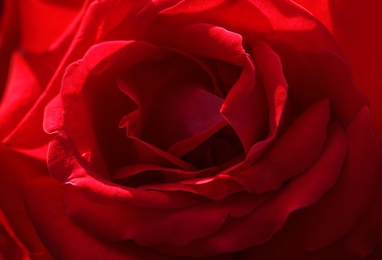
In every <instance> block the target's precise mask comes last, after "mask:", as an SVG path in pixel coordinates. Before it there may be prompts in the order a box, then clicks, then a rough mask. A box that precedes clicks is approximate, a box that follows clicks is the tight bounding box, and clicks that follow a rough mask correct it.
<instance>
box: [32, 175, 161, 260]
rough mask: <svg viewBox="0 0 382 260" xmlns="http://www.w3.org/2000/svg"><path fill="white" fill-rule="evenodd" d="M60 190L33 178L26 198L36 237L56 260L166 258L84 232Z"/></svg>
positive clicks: (55, 186) (125, 243) (47, 182)
mask: <svg viewBox="0 0 382 260" xmlns="http://www.w3.org/2000/svg"><path fill="white" fill-rule="evenodd" d="M61 189H62V187H61V186H60V185H59V183H57V182H56V181H54V180H53V179H51V178H44V179H36V180H34V181H33V182H30V183H29V184H28V186H27V187H26V197H25V198H26V202H27V208H28V212H29V214H30V216H31V219H32V221H33V223H34V225H35V226H36V229H37V230H38V232H39V236H40V238H41V240H42V241H43V242H44V244H45V246H46V247H47V248H48V250H49V251H50V252H51V253H52V255H53V256H54V257H55V258H67V259H69V258H73V257H75V258H77V257H79V258H84V259H97V258H108V259H126V257H127V256H128V259H166V258H165V257H162V256H161V255H159V254H154V253H151V252H150V251H148V250H145V249H143V248H141V247H139V246H137V245H136V244H134V243H131V242H127V241H126V242H123V243H110V242H105V241H102V240H99V239H96V238H94V237H92V236H91V235H89V234H88V233H86V232H84V231H83V230H81V229H80V228H79V227H78V226H76V225H75V224H73V222H72V221H71V219H70V218H69V217H68V216H67V215H66V212H65V207H64V203H63V197H62V196H63V195H62V190H61Z"/></svg>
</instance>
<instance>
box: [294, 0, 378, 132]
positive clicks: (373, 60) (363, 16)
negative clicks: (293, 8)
mask: <svg viewBox="0 0 382 260" xmlns="http://www.w3.org/2000/svg"><path fill="white" fill-rule="evenodd" d="M295 2H297V3H299V4H301V5H302V6H304V7H305V8H307V9H308V10H309V11H310V12H312V13H313V14H314V15H315V16H316V17H317V18H318V19H320V20H321V22H323V23H324V24H325V25H326V26H327V27H328V28H329V30H330V31H331V32H332V34H333V36H334V38H335V39H336V40H337V42H338V43H339V45H340V46H341V48H342V49H343V51H344V53H345V56H346V57H347V59H348V61H349V63H350V66H351V68H352V72H353V75H354V78H355V80H356V82H357V85H358V86H359V87H360V88H361V89H362V90H363V91H364V93H365V94H366V95H367V96H368V98H369V99H370V102H371V109H370V110H371V120H372V125H373V128H374V131H375V132H376V134H377V135H378V137H379V138H380V139H381V138H382V120H381V118H382V102H380V100H381V97H382V76H381V75H382V74H381V67H382V49H381V47H380V46H381V45H382V32H381V30H380V25H381V24H382V16H381V14H380V10H381V9H382V3H381V1H378V0H371V1H367V2H360V1H343V0H334V1H328V0H320V1H309V0H295Z"/></svg>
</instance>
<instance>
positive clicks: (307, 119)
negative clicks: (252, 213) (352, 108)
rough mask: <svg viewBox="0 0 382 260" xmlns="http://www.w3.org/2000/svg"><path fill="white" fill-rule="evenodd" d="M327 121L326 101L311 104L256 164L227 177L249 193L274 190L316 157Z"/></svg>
mask: <svg viewBox="0 0 382 260" xmlns="http://www.w3.org/2000/svg"><path fill="white" fill-rule="evenodd" d="M329 120H330V110H329V102H328V100H322V101H319V102H317V103H316V104H314V105H312V106H311V107H309V109H307V110H306V111H304V113H303V114H302V115H301V116H300V117H298V118H297V119H296V121H295V122H294V123H293V124H292V125H291V126H290V127H289V128H288V129H287V131H286V133H285V134H284V135H282V136H281V138H280V140H278V141H277V143H276V144H275V145H274V146H273V147H272V149H271V150H270V151H269V152H268V154H266V155H265V157H264V158H263V159H262V160H261V161H260V162H259V163H256V164H254V165H253V166H250V167H248V168H245V169H244V170H242V171H239V172H233V173H232V174H230V177H231V178H232V179H234V180H235V181H237V182H239V183H240V184H241V185H243V186H244V187H245V189H246V190H247V191H249V192H264V191H267V190H270V189H272V190H275V189H278V188H280V187H281V185H282V184H283V183H284V182H285V181H287V180H289V179H291V178H293V177H296V176H298V175H299V174H301V173H302V172H304V171H306V170H307V169H308V168H309V167H310V166H311V165H312V164H313V163H314V162H315V161H316V160H317V157H318V156H319V155H320V153H321V151H322V148H323V146H324V144H325V139H326V133H327V125H328V123H329Z"/></svg>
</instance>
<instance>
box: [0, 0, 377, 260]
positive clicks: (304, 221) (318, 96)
mask: <svg viewBox="0 0 382 260" xmlns="http://www.w3.org/2000/svg"><path fill="white" fill-rule="evenodd" d="M49 2H50V1H49ZM52 2H53V1H52ZM49 4H52V3H49ZM61 8H62V9H60V10H64V8H63V7H61ZM65 8H68V6H66V7H65ZM70 8H72V9H71V10H73V14H76V13H77V12H75V11H74V10H76V9H75V7H73V6H70ZM81 10H82V11H79V12H78V16H77V19H75V20H74V21H73V22H72V23H71V24H72V25H71V26H69V27H67V30H66V31H65V33H64V34H63V35H62V36H61V37H60V38H58V40H57V42H56V45H54V46H56V49H55V50H56V52H53V53H52V52H51V54H50V55H47V56H46V57H48V58H49V59H48V60H49V61H54V60H55V61H56V63H53V65H49V64H51V63H47V64H46V70H42V72H40V73H41V74H39V73H38V72H37V71H38V70H37V69H36V70H32V71H31V73H29V74H25V75H31V76H30V77H29V76H28V77H26V79H27V80H26V83H25V84H20V86H21V87H24V89H25V88H27V89H28V90H30V89H33V88H31V86H32V84H31V83H32V82H33V80H32V79H36V80H37V82H39V83H41V82H42V83H43V84H42V86H45V85H47V87H46V88H44V87H43V90H41V91H40V92H36V93H35V94H34V95H30V96H27V97H25V96H24V99H22V97H18V96H15V94H13V93H14V91H15V89H17V86H18V85H17V84H15V83H13V84H8V85H7V91H8V92H6V93H9V94H7V95H5V97H4V102H5V104H7V103H6V102H8V104H12V105H11V106H10V107H11V108H12V109H3V111H5V112H3V113H4V115H7V117H6V116H3V117H2V118H4V119H7V120H6V122H7V124H6V127H4V128H3V129H5V130H3V133H4V136H7V137H6V139H5V141H6V144H8V146H10V147H12V148H13V149H17V150H18V151H19V152H20V151H21V152H23V153H25V154H26V155H19V154H17V153H15V152H11V151H10V150H9V148H5V147H4V148H2V155H3V156H2V157H3V158H9V159H8V160H7V161H6V160H1V167H2V168H4V169H6V171H5V172H6V173H8V174H7V175H8V176H9V175H11V176H13V175H14V176H18V177H21V178H20V180H19V181H17V182H15V181H13V182H12V181H9V177H7V178H5V177H2V178H4V179H5V180H7V183H11V184H12V185H15V186H17V189H14V191H13V192H12V193H10V195H11V196H10V197H11V198H12V199H10V200H6V199H2V201H4V202H2V203H3V204H4V205H7V208H6V209H5V210H4V214H5V216H6V217H7V219H8V221H9V219H11V218H12V217H14V216H15V212H16V211H15V210H13V211H12V207H10V206H9V204H10V203H9V202H16V204H17V205H22V203H21V202H20V201H19V200H20V198H22V197H23V198H24V200H25V207H26V208H25V209H24V208H23V207H21V210H20V209H19V211H18V213H22V214H19V215H21V217H19V219H18V220H17V221H13V223H11V225H8V224H7V227H8V226H9V227H8V228H7V229H6V230H7V232H5V233H6V234H8V236H9V234H15V235H14V237H16V238H17V236H23V238H20V241H21V242H19V240H15V241H16V242H17V243H18V244H20V245H21V246H20V247H22V245H23V244H25V243H26V242H25V241H27V240H28V239H29V241H34V240H33V238H34V237H33V234H31V235H26V233H23V232H22V231H18V230H17V229H16V230H15V226H16V224H17V223H25V222H26V221H29V220H30V221H31V222H32V224H33V226H34V228H35V230H36V232H37V234H38V236H39V239H41V242H42V243H43V245H44V246H45V247H46V249H47V250H48V251H49V252H50V254H51V255H52V256H53V257H54V258H64V259H77V258H78V259H105V258H107V259H126V258H131V259H162V258H163V259H167V258H173V257H191V258H217V259H238V258H240V259H241V258H243V259H257V258H259V259H362V258H365V257H369V258H370V259H372V258H373V257H375V258H376V257H378V256H377V254H378V250H374V247H375V246H376V245H377V244H379V243H381V242H382V224H381V222H380V218H381V215H382V204H381V200H382V197H381V195H382V194H381V192H380V187H381V185H380V174H381V169H382V168H381V167H382V165H381V157H382V151H381V147H380V143H379V141H378V140H377V138H376V137H375V136H374V133H373V129H372V128H371V126H370V118H369V108H368V100H367V98H366V97H364V96H363V95H362V94H361V92H360V91H359V90H358V89H357V87H356V85H355V83H354V81H353V80H352V74H351V70H350V69H349V66H348V64H347V62H346V61H345V58H344V56H343V54H342V52H341V50H340V49H339V47H338V46H337V45H336V43H335V41H334V39H333V38H332V36H331V34H330V33H329V31H328V30H327V29H326V28H325V27H324V26H323V25H322V24H321V23H320V22H318V20H316V19H315V18H314V17H313V16H312V15H311V14H310V13H309V12H308V11H306V10H305V9H304V8H302V7H300V6H298V5H297V4H295V3H293V2H291V1H284V0H280V1H273V2H265V1H260V0H252V1H249V0H248V1H244V0H243V1H223V0H221V1H208V2H206V1H202V0H187V1H140V2H137V3H134V4H133V3H131V2H130V1H86V2H85V3H84V5H83V7H82V9H81ZM324 22H325V21H324ZM66 26H68V25H66ZM56 37H57V36H56ZM25 38H27V36H24V39H25ZM47 42H48V41H47ZM47 42H46V43H45V44H46V45H44V44H41V45H40V44H37V43H35V42H34V41H30V43H29V44H30V45H29V47H30V50H28V48H27V47H25V48H26V52H25V54H24V55H21V56H20V55H19V59H20V60H21V61H22V60H23V59H24V60H26V61H28V62H29V63H28V64H29V65H30V68H32V69H34V68H35V67H34V66H35V65H42V64H44V63H43V60H42V57H43V56H42V55H41V53H39V51H41V50H43V49H44V48H46V46H48V45H47ZM69 43H70V44H69ZM33 44H36V45H35V46H34V45H33ZM21 46H22V44H21ZM26 46H28V45H26ZM37 47H41V50H38V48H37ZM34 48H35V49H34ZM7 53H11V52H10V51H9V50H8V51H7ZM33 53H35V54H34V55H32V54H33ZM36 53H39V55H37V54H36ZM14 59H16V58H14ZM32 61H33V62H34V63H33V62H32ZM20 64H22V63H20ZM58 64H59V65H58ZM11 68H12V67H11ZM21 68H22V67H21ZM14 70H15V71H16V72H19V71H20V69H17V68H16V69H14ZM22 71H24V72H27V71H28V70H25V69H24V70H22ZM45 71H46V72H45ZM44 80H45V81H44ZM12 82H13V81H11V83H12ZM37 85H38V84H37ZM41 92H42V94H41ZM376 94H377V93H376ZM12 97H13V98H16V97H17V99H16V102H14V103H10V101H9V100H12ZM37 98H38V100H37V102H36V103H35V105H34V106H33V108H32V109H31V110H30V111H29V112H28V114H27V115H26V117H24V119H23V120H22V121H21V123H18V122H19V120H20V118H21V117H22V116H24V115H25V113H26V112H27V111H26V109H29V108H30V106H31V105H32V104H33V103H34V102H35V101H36V99H37ZM18 100H26V103H27V104H30V105H29V106H28V105H25V106H23V104H24V103H23V102H18ZM6 108H7V107H6ZM10 111H14V112H12V113H14V114H15V115H18V117H16V119H10V115H12V113H11V112H10ZM375 122H377V121H375ZM16 125H17V126H16ZM42 125H43V126H44V130H45V131H46V132H47V133H49V135H46V134H43V132H42V131H41V126H42ZM375 125H377V126H378V124H375ZM374 131H376V133H378V127H375V128H374ZM48 143H49V150H48V155H47V159H46V160H47V165H48V167H47V168H46V167H45V166H44V165H43V163H44V161H45V158H44V153H45V151H46V150H45V147H46V146H45V145H46V144H48ZM37 148H39V149H37ZM21 162H22V163H23V165H27V166H24V167H20V166H17V164H18V163H21ZM47 170H49V173H50V176H49V175H48V174H47V172H46V171H47ZM52 177H53V178H52ZM15 183H16V184H17V185H16V184H15ZM23 185H25V187H23ZM10 187H11V186H10ZM21 190H23V191H22V192H21ZM3 194H4V195H6V194H7V192H4V193H3V192H2V197H3ZM4 198H5V197H4ZM15 198H18V199H15ZM7 201H8V202H7ZM24 210H26V212H27V213H28V215H26V213H25V212H24ZM9 222H11V221H9ZM4 223H8V222H6V221H5V222H4ZM26 226H27V227H28V228H30V224H29V222H28V224H27V225H26ZM11 228H13V230H12V229H11ZM38 247H39V248H40V249H37V250H36V249H35V248H38ZM30 248H34V250H36V251H35V252H40V253H41V254H44V253H43V249H42V248H41V245H40V244H39V242H36V244H35V246H27V247H26V248H22V249H21V250H20V252H28V250H31V249H30ZM44 256H47V255H46V254H44Z"/></svg>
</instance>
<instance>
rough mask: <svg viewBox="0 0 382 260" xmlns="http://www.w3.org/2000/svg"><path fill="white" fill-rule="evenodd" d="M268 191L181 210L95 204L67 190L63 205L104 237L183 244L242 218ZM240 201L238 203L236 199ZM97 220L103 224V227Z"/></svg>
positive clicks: (265, 196) (257, 204)
mask: <svg viewBox="0 0 382 260" xmlns="http://www.w3.org/2000/svg"><path fill="white" fill-rule="evenodd" d="M269 195H270V193H268V194H262V195H258V196H257V195H256V196H248V195H247V194H245V193H243V194H237V195H233V196H232V197H230V198H228V199H225V200H223V201H217V202H214V201H212V202H205V203H201V204H197V205H194V206H191V207H187V208H184V209H175V210H157V209H148V208H135V207H129V206H127V205H126V204H116V203H114V204H98V203H94V202H91V201H88V200H86V199H85V198H84V197H83V196H82V195H81V194H79V193H78V191H77V192H76V191H75V190H73V188H72V189H70V190H69V191H68V192H67V193H66V196H65V197H66V205H67V210H68V213H69V215H70V216H72V218H73V219H74V221H75V222H76V223H77V224H78V225H79V226H80V227H82V228H84V229H85V230H87V231H88V232H89V233H91V234H93V235H94V236H95V237H101V238H103V239H106V240H126V239H132V240H134V241H135V242H137V243H138V244H139V245H142V246H149V245H155V244H162V243H171V244H175V245H186V244H188V243H190V241H193V240H195V239H198V238H201V237H205V236H207V235H209V234H211V233H213V232H215V231H217V230H218V229H219V228H220V226H221V225H222V224H223V223H224V221H225V220H226V219H227V218H228V217H229V216H231V217H234V218H238V217H242V216H244V215H246V214H248V213H249V212H250V211H252V210H253V209H254V208H256V207H258V206H259V205H260V204H261V203H262V202H264V200H265V199H267V198H268V197H269ZM238 200H239V201H240V203H237V201H238ZM99 223H104V224H103V225H102V226H100V225H99Z"/></svg>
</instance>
